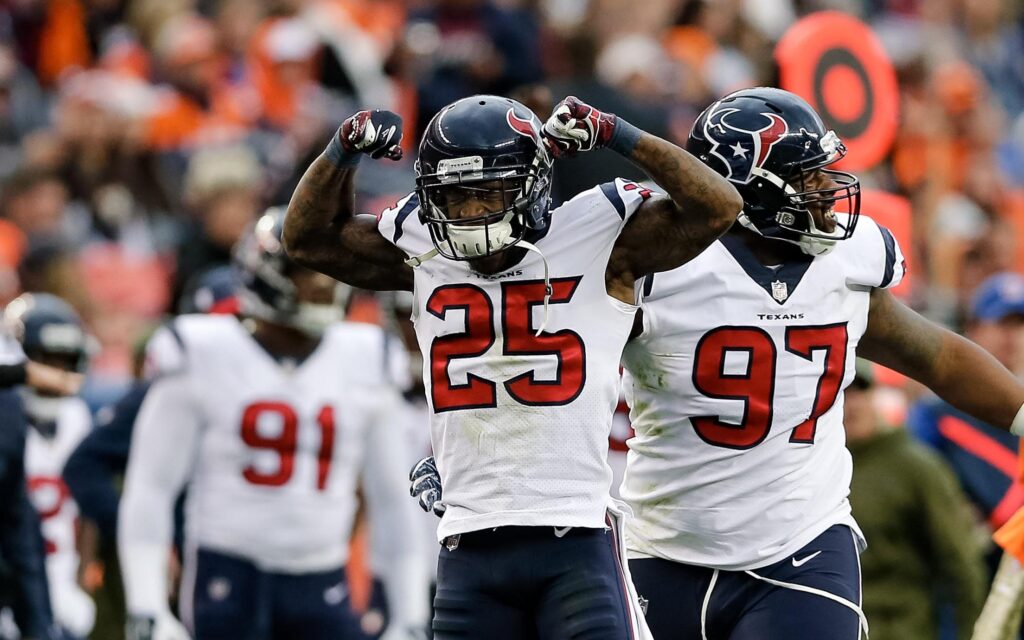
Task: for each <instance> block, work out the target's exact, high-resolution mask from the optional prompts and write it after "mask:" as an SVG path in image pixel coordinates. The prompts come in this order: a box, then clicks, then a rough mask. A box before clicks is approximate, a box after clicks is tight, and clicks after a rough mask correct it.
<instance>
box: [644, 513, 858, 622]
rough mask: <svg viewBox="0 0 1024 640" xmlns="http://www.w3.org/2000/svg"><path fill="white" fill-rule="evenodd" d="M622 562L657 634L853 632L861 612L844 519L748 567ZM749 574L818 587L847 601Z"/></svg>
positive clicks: (851, 545)
mask: <svg viewBox="0 0 1024 640" xmlns="http://www.w3.org/2000/svg"><path fill="white" fill-rule="evenodd" d="M629 569H630V573H632V575H633V584H635V585H636V588H637V592H638V593H639V595H640V596H641V597H642V598H645V599H646V600H647V602H648V604H647V624H648V625H649V626H650V628H651V633H652V634H653V635H654V637H655V638H656V639H657V640H694V639H697V640H704V639H706V640H825V639H827V640H857V639H858V638H859V637H860V626H861V620H860V616H859V615H858V613H857V611H855V610H854V609H855V608H856V609H859V607H860V603H861V590H860V558H859V550H858V549H857V544H856V542H855V540H854V537H853V532H852V531H851V530H850V528H849V527H847V526H845V525H836V526H833V527H831V528H830V529H828V530H826V531H825V532H824V533H822V534H821V535H820V536H818V537H817V538H815V539H814V540H813V541H812V542H811V543H810V544H808V545H807V546H805V547H804V548H803V549H801V550H800V551H798V552H796V553H795V554H793V555H792V556H791V557H789V558H786V559H785V560H783V561H781V562H777V563H775V564H773V565H769V566H767V567H761V568H759V569H756V570H753V571H750V572H745V571H716V570H714V569H709V568H707V567H698V566H693V565H686V564H681V563H678V562H671V561H668V560H662V559H659V558H644V559H637V560H630V562H629ZM752 574H753V575H752ZM755 575H756V576H760V577H762V578H767V579H769V580H771V581H773V582H775V583H785V584H789V585H799V586H801V587H806V588H810V589H815V590H819V591H823V592H826V593H829V594H832V595H833V596H836V597H838V598H840V599H842V600H843V601H845V602H847V603H852V605H855V607H854V608H851V607H849V606H844V605H843V604H842V603H840V602H836V601H834V600H832V599H829V598H827V597H825V596H822V595H818V594H814V593H807V592H804V591H798V590H795V589H792V588H788V587H786V586H780V585H779V584H772V583H769V582H766V581H764V580H760V579H758V578H757V577H755ZM712 582H714V585H713V586H712ZM709 589H710V593H709ZM702 617H703V619H704V620H703V624H702Z"/></svg>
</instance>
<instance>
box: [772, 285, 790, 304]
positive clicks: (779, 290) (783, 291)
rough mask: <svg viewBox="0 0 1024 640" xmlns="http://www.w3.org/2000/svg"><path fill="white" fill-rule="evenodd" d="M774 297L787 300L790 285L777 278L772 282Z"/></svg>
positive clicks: (780, 300) (783, 300)
mask: <svg viewBox="0 0 1024 640" xmlns="http://www.w3.org/2000/svg"><path fill="white" fill-rule="evenodd" d="M772 297H773V298H775V299H776V300H778V301H779V302H785V301H786V298H788V297H789V287H787V286H786V283H785V282H782V281H780V280H776V281H775V282H773V283H772Z"/></svg>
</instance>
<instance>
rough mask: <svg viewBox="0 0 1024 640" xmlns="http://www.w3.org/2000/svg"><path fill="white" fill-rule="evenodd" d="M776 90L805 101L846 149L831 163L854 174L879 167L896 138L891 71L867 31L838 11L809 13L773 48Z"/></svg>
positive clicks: (894, 87)
mask: <svg viewBox="0 0 1024 640" xmlns="http://www.w3.org/2000/svg"><path fill="white" fill-rule="evenodd" d="M775 61H776V63H777V64H778V66H779V86H781V87H782V88H783V89H786V90H788V91H792V92H793V93H796V94H797V95H799V96H801V97H803V98H804V99H805V100H807V101H808V102H809V103H810V104H811V106H812V107H814V109H815V110H817V111H818V113H820V114H821V117H822V119H823V120H824V121H825V123H826V124H827V125H828V126H829V127H831V128H833V129H835V131H836V133H837V134H839V137H840V138H842V139H843V142H844V143H846V147H847V149H848V151H849V152H848V153H847V155H846V157H845V158H843V159H842V161H840V162H838V163H836V164H837V166H840V167H842V168H844V169H849V170H853V171H859V170H864V169H870V168H871V167H873V166H875V165H876V164H878V163H879V162H880V161H881V160H882V159H883V158H884V157H885V155H886V154H887V153H888V152H889V148H890V147H891V146H892V143H893V140H894V138H895V136H896V125H897V120H898V116H899V87H898V85H897V82H896V71H895V70H894V69H893V65H892V62H891V61H890V60H889V57H888V55H886V53H885V50H884V49H883V48H882V44H881V42H879V40H878V38H876V37H875V34H874V33H872V31H871V29H870V28H868V26H867V25H865V24H864V23H863V22H861V21H860V20H858V19H857V18H855V17H853V16H850V15H847V14H845V13H841V12H839V11H822V12H819V13H813V14H811V15H809V16H807V17H806V18H804V19H802V20H800V21H799V22H797V23H796V24H794V25H793V27H792V28H790V29H789V31H787V32H786V34H785V35H784V36H783V37H782V39H781V40H779V44H778V46H776V48H775Z"/></svg>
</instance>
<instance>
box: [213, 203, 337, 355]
mask: <svg viewBox="0 0 1024 640" xmlns="http://www.w3.org/2000/svg"><path fill="white" fill-rule="evenodd" d="M284 216H285V208H284V207H271V208H269V209H267V210H266V212H264V214H263V215H262V216H260V218H259V219H258V220H257V221H256V223H255V224H254V225H252V226H251V227H250V228H249V230H248V231H247V232H246V233H245V235H243V236H242V239H241V240H239V241H238V244H237V245H236V246H235V250H234V256H233V257H234V264H235V267H236V269H237V273H238V282H239V285H240V288H239V291H238V294H239V308H240V311H241V312H242V314H243V315H246V316H250V317H254V318H260V319H261V320H266V321H267V322H273V323H275V324H280V325H284V326H289V327H292V328H295V329H299V330H300V331H303V332H305V333H307V334H309V335H311V336H319V335H320V334H321V333H323V331H324V330H325V329H326V328H327V327H328V326H330V325H331V324H332V323H334V322H338V321H340V320H341V319H342V318H343V317H344V304H345V302H346V301H347V299H348V294H349V292H350V289H349V288H348V287H347V286H346V285H344V284H342V283H340V282H339V283H337V285H336V287H335V295H334V303H333V304H317V303H312V302H306V301H303V300H301V299H300V298H299V293H298V290H297V288H296V286H295V283H294V282H293V281H292V274H293V273H295V272H296V271H297V270H299V269H304V267H301V266H300V265H299V264H298V263H296V262H294V261H293V260H292V259H291V258H289V257H288V254H287V253H285V250H284V241H283V240H282V238H283V234H284Z"/></svg>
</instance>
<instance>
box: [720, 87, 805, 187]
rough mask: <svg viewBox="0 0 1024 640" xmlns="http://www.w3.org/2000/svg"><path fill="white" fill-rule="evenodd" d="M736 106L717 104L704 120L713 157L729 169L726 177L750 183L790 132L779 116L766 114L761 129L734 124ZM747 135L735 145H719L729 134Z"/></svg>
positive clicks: (763, 114)
mask: <svg viewBox="0 0 1024 640" xmlns="http://www.w3.org/2000/svg"><path fill="white" fill-rule="evenodd" d="M738 111H739V109H737V108H735V107H727V106H722V104H721V103H719V104H717V105H715V107H714V108H713V109H712V110H711V113H709V114H708V117H707V119H706V120H705V121H704V136H705V137H706V138H707V139H708V140H709V141H710V142H711V154H712V155H714V156H715V157H717V158H718V159H719V160H721V161H722V163H723V164H724V165H725V167H726V176H725V177H726V178H729V179H730V180H735V181H737V182H747V181H748V180H749V179H750V171H751V169H753V168H754V167H761V166H763V165H764V162H765V160H767V159H768V155H769V154H770V153H771V151H772V147H774V146H775V145H776V143H778V142H779V140H782V138H783V137H785V135H786V134H787V133H789V125H788V124H786V121H785V120H784V119H783V118H782V116H780V115H778V114H776V113H762V114H761V115H762V116H764V120H763V123H764V126H762V127H761V128H760V129H755V130H751V129H746V128H743V127H739V126H737V125H735V124H733V123H731V122H730V120H729V116H730V115H731V114H733V113H736V112H738ZM730 131H733V132H737V133H744V134H747V135H746V136H745V137H742V138H741V139H739V140H737V141H736V142H734V143H733V144H731V145H728V144H724V143H722V142H719V140H722V139H723V138H725V137H730V138H734V137H735V136H730V135H729V132H730Z"/></svg>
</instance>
